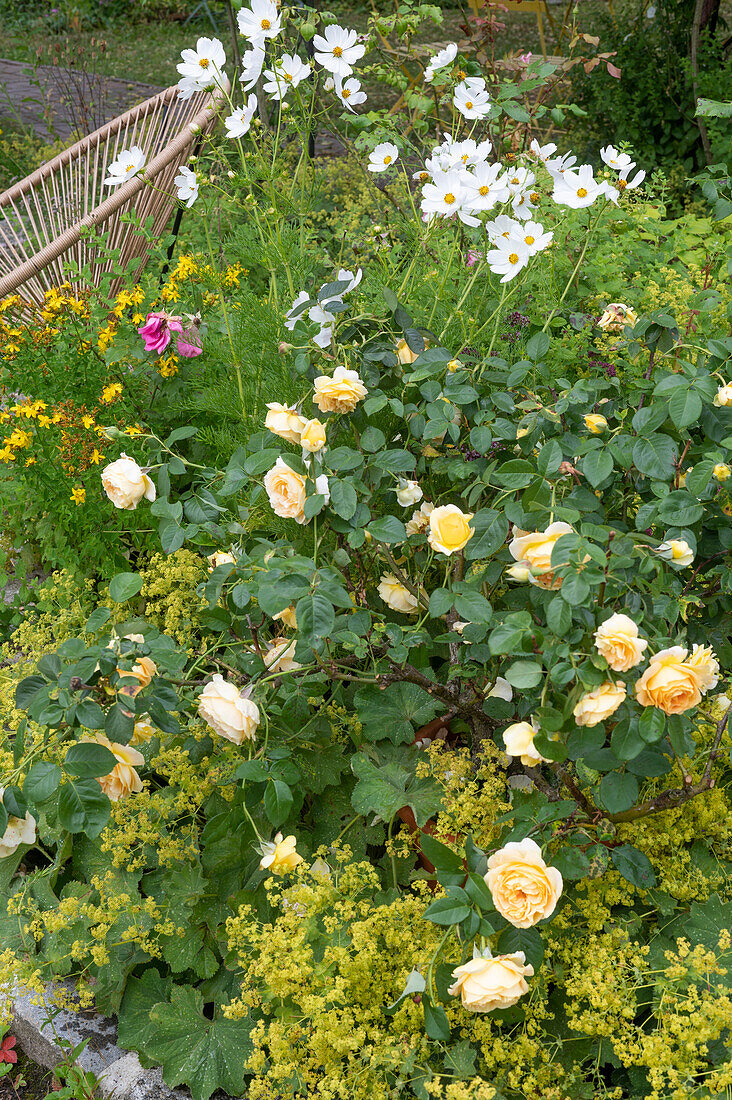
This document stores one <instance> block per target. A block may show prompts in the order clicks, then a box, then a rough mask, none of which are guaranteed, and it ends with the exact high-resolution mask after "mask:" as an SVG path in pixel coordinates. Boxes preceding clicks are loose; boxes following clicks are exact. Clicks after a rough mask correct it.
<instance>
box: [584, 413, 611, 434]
mask: <svg viewBox="0 0 732 1100" xmlns="http://www.w3.org/2000/svg"><path fill="white" fill-rule="evenodd" d="M583 419H584V422H585V427H586V428H587V430H588V431H590V432H592V434H593V435H602V433H603V432H604V431H605V429H606V428H607V420H606V419H605V417H604V416H601V415H600V413H587V414H586V415H585V417H584V418H583Z"/></svg>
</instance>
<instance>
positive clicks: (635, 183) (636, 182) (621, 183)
mask: <svg viewBox="0 0 732 1100" xmlns="http://www.w3.org/2000/svg"><path fill="white" fill-rule="evenodd" d="M634 168H635V162H634V161H631V162H630V164H629V165H628V167H627V168H623V169H622V171H621V173H620V178H619V180H618V182H617V183H616V184H614V186H615V187H618V188H619V189H620V190H621V191H626V190H628V191H632V190H633V188H635V187H640V185H641V184H642V183H643V180H644V179H645V178H646V174H645V172H644V171H643V169H642V168H639V169H638V171H637V172H636V174H635V175H634V176H633V178H632V180H629V179H628V176H629V175H630V173H631V172H632V170H633V169H634Z"/></svg>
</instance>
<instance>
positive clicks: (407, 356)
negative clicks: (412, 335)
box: [396, 340, 417, 367]
mask: <svg viewBox="0 0 732 1100" xmlns="http://www.w3.org/2000/svg"><path fill="white" fill-rule="evenodd" d="M396 357H397V359H398V360H399V362H400V363H401V364H402V366H403V367H408V366H409V365H410V364H411V363H413V362H414V360H415V359H416V358H417V352H416V351H412V349H411V348H410V346H409V344H408V343H407V341H406V340H400V341H399V343H398V344H397V346H396Z"/></svg>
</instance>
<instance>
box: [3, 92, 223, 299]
mask: <svg viewBox="0 0 732 1100" xmlns="http://www.w3.org/2000/svg"><path fill="white" fill-rule="evenodd" d="M228 90H229V88H228V84H227V85H226V86H225V87H221V88H215V89H213V90H207V91H205V92H200V93H198V94H197V95H195V96H193V97H191V98H190V99H188V100H181V99H180V98H179V97H178V89H177V87H172V88H166V89H165V90H164V91H162V92H159V93H158V94H157V95H154V96H151V97H150V99H147V100H145V101H144V102H143V103H140V104H139V105H138V106H136V107H133V108H131V110H129V111H126V112H125V113H124V114H122V115H119V116H118V117H117V118H115V119H113V120H112V121H111V122H108V123H105V125H103V126H100V127H99V129H97V130H95V131H94V133H92V134H89V135H88V136H87V137H84V138H82V139H81V140H80V141H77V142H76V144H75V145H72V146H71V147H70V148H68V149H65V150H64V151H63V152H62V153H59V155H58V156H56V157H54V159H53V160H51V161H49V162H48V163H47V164H44V165H42V167H40V168H39V169H37V171H35V172H33V173H32V174H31V175H30V176H27V177H26V178H25V179H23V180H21V181H20V182H19V183H16V184H14V185H13V186H12V187H10V188H9V189H8V190H7V191H4V192H3V193H2V194H0V300H2V299H3V298H5V297H7V296H8V295H10V294H14V293H18V294H20V296H21V297H22V298H23V300H24V301H27V302H35V303H36V304H39V305H40V304H42V303H43V300H44V297H45V293H46V291H47V290H48V289H50V288H51V287H53V286H60V285H62V284H64V283H70V284H71V286H72V288H73V289H74V290H78V289H81V288H83V286H88V283H89V280H88V278H87V279H85V280H84V282H83V283H81V282H79V283H78V284H77V282H76V281H75V279H74V278H73V276H71V277H70V276H69V272H68V267H67V264H68V263H69V261H72V262H73V264H74V265H77V266H78V267H83V266H85V265H87V264H89V263H91V265H92V282H93V283H94V285H97V286H99V285H100V284H101V281H102V279H103V277H104V276H105V275H108V274H109V273H110V272H111V271H112V270H113V268H114V265H115V263H118V264H120V265H121V266H122V267H124V268H127V266H128V265H129V263H130V261H131V260H133V259H135V258H139V260H140V262H139V264H138V265H137V267H136V269H135V274H139V273H140V272H141V271H142V269H143V267H144V266H145V263H146V262H147V260H148V258H149V253H150V249H151V245H150V243H148V241H147V240H146V238H145V235H143V234H141V233H136V232H134V231H133V229H132V228H131V226H130V225H129V223H128V222H126V221H125V220H124V218H123V215H125V214H128V213H132V212H133V211H134V213H135V215H136V217H137V218H140V219H142V221H143V222H145V221H147V220H148V219H149V218H150V217H152V224H151V228H152V233H153V236H155V237H157V236H159V235H160V234H161V233H162V230H163V229H164V227H165V225H166V224H167V222H168V220H169V218H170V214H171V211H172V210H173V207H174V206H175V204H176V194H175V188H174V185H173V177H174V176H175V174H176V172H177V171H178V169H179V168H180V166H181V164H185V163H186V160H187V158H188V156H189V155H190V154H191V150H192V148H193V146H194V145H195V144H196V143H198V142H200V141H201V139H202V137H205V135H206V134H207V133H209V132H210V131H211V129H212V128H213V126H214V125H215V122H216V118H217V116H218V113H219V107H220V105H221V103H222V101H223V100H224V98H225V95H226V93H227V92H228ZM134 145H138V146H140V147H141V148H142V149H144V151H145V154H146V156H147V163H146V166H145V168H144V170H143V171H142V172H140V173H138V175H136V176H134V177H133V178H132V179H130V180H128V181H127V182H126V183H122V184H119V185H118V186H117V187H115V188H114V190H113V191H111V193H109V189H108V188H105V187H104V183H103V181H104V177H105V174H106V171H107V167H108V165H109V164H110V163H111V162H112V161H113V160H114V159H115V158H116V157H117V156H118V155H119V154H120V153H121V152H122V151H123V150H124V149H129V148H131V147H132V146H134ZM105 196H106V197H105ZM92 228H97V229H100V230H104V231H105V232H106V234H107V248H106V249H105V250H104V252H102V253H101V254H99V256H98V258H97V259H96V262H95V246H94V244H93V242H92V241H90V240H89V237H88V235H87V236H85V235H84V234H85V231H86V230H87V229H92ZM107 249H119V256H118V257H117V258H116V260H115V259H114V258H111V257H110V256H109V255H105V253H106V252H107ZM134 277H135V276H134V275H133V276H132V278H134ZM129 278H130V276H129V275H128V276H126V277H125V276H115V277H114V278H113V279H112V281H111V284H110V287H109V293H110V296H112V295H114V294H116V293H117V292H118V290H119V289H120V287H121V286H122V285H123V283H127V282H129Z"/></svg>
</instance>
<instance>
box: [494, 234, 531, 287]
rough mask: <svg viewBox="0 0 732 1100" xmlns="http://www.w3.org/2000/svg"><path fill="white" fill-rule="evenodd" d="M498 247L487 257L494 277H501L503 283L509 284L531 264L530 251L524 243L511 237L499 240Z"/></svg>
mask: <svg viewBox="0 0 732 1100" xmlns="http://www.w3.org/2000/svg"><path fill="white" fill-rule="evenodd" d="M495 243H496V247H495V249H493V250H492V251H491V252H489V253H488V254H487V256H486V260H487V262H488V266H489V268H490V269H491V271H492V272H493V274H494V275H500V276H501V282H502V283H509V282H510V281H511V279H513V278H514V277H515V276H516V275H518V273H519V271H521V270H522V269H523V268H525V267H526V265H527V263H528V262H529V250H528V248H527V247H526V245H525V244H524V243H523V241H520V240H518V239H517V238H516V237H513V236H510V237H509V238H508V239H507V240H506V239H505V238H504V237H501V238H499V239H498V240H497V241H496V242H495Z"/></svg>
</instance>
